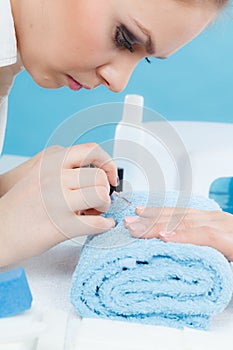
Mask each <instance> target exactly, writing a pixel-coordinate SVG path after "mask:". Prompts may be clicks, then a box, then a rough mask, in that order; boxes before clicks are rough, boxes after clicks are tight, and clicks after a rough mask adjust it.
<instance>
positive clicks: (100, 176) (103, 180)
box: [96, 169, 108, 185]
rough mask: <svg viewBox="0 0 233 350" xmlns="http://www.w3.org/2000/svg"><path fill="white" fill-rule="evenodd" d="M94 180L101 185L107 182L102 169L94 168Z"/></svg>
mask: <svg viewBox="0 0 233 350" xmlns="http://www.w3.org/2000/svg"><path fill="white" fill-rule="evenodd" d="M96 182H97V184H99V185H101V184H103V185H107V184H108V178H107V175H106V173H105V171H104V170H102V169H96Z"/></svg>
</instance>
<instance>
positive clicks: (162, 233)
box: [159, 231, 176, 238]
mask: <svg viewBox="0 0 233 350" xmlns="http://www.w3.org/2000/svg"><path fill="white" fill-rule="evenodd" d="M175 234H176V232H175V231H161V232H159V235H160V236H161V237H165V238H166V237H171V236H174V235H175Z"/></svg>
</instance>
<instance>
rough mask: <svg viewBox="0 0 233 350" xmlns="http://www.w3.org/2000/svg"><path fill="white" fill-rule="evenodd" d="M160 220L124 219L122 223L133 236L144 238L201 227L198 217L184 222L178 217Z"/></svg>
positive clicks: (209, 223)
mask: <svg viewBox="0 0 233 350" xmlns="http://www.w3.org/2000/svg"><path fill="white" fill-rule="evenodd" d="M162 219H163V220H162ZM162 219H161V218H153V217H150V218H142V217H126V218H125V220H124V223H125V226H126V228H128V230H129V231H130V233H131V234H132V235H133V236H135V237H144V238H158V237H159V234H160V232H161V231H162V232H172V231H174V230H177V229H179V230H188V229H191V228H195V227H200V226H202V225H203V223H202V222H201V221H200V220H199V219H198V217H197V218H196V219H195V220H186V218H180V217H179V216H173V217H171V218H169V217H167V216H166V217H162ZM204 223H205V225H211V221H210V222H207V221H205V222H204Z"/></svg>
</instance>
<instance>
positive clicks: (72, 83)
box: [67, 75, 84, 91]
mask: <svg viewBox="0 0 233 350" xmlns="http://www.w3.org/2000/svg"><path fill="white" fill-rule="evenodd" d="M67 78H68V86H69V88H70V89H71V90H74V91H78V90H81V89H82V88H83V87H84V86H83V85H82V84H80V83H79V82H78V81H76V80H74V78H72V77H71V76H70V75H68V76H67Z"/></svg>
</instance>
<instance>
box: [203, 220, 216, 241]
mask: <svg viewBox="0 0 233 350" xmlns="http://www.w3.org/2000/svg"><path fill="white" fill-rule="evenodd" d="M202 229H203V231H204V233H205V236H206V238H207V241H208V243H211V245H212V244H213V242H214V241H215V239H216V238H215V229H214V228H213V227H210V226H207V225H204V226H202Z"/></svg>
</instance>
